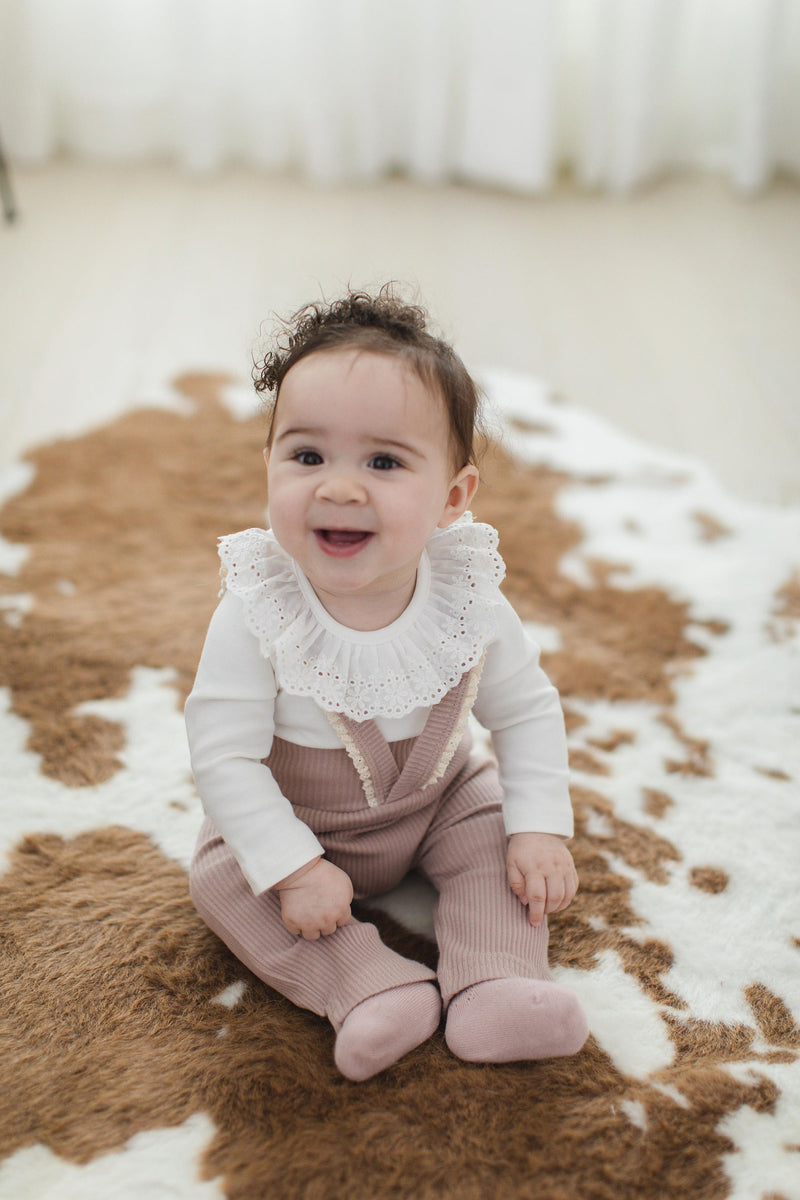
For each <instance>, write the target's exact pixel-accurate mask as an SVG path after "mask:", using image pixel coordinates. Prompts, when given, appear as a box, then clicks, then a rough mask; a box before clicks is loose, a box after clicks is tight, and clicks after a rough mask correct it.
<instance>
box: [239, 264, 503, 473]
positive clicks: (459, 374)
mask: <svg viewBox="0 0 800 1200" xmlns="http://www.w3.org/2000/svg"><path fill="white" fill-rule="evenodd" d="M280 324H281V327H282V328H281V332H280V333H279V334H278V336H277V337H276V338H275V340H274V343H273V347H272V349H271V350H269V351H268V352H267V354H266V355H265V357H264V358H263V360H262V361H260V362H257V363H256V364H255V365H254V368H253V381H254V383H255V388H256V391H257V392H260V393H265V392H266V393H272V404H271V415H270V427H269V434H268V437H267V445H268V446H269V445H270V443H271V440H272V427H273V424H274V420H275V410H276V407H277V404H278V398H279V395H280V388H281V384H282V382H283V380H284V379H285V377H286V375H287V374H288V372H289V371H290V370H291V369H292V367H293V366H294V365H295V363H298V362H299V361H300V360H301V359H302V358H306V357H307V356H308V355H309V354H313V353H314V352H315V351H317V350H337V349H346V348H347V347H356V348H360V349H362V350H366V351H372V352H373V353H375V354H390V355H394V356H396V357H398V358H400V359H402V360H403V361H404V362H406V363H407V364H408V365H409V366H410V367H411V369H412V370H413V371H415V372H416V374H417V375H418V376H419V378H420V379H421V380H422V382H423V383H424V384H425V385H426V386H427V387H429V388H430V389H431V390H432V391H433V392H434V393H438V394H439V395H440V396H441V398H442V400H443V401H444V405H445V409H446V411H447V416H448V420H449V423H450V437H451V442H452V447H453V458H454V460H455V462H456V468H457V469H459V470H460V469H461V467H464V466H466V465H467V463H474V462H475V461H476V458H477V457H478V451H477V446H476V443H478V442H479V440H480V438H479V434H480V431H481V393H480V389H479V388H478V386H477V384H476V383H475V381H474V380H473V378H472V376H471V375H470V373H469V372H468V371H467V369H466V367H465V366H464V363H463V362H462V361H461V359H460V358H459V356H458V355H457V354H456V352H455V351H454V350H453V348H452V346H450V345H449V344H448V343H447V342H446V341H444V340H443V339H442V338H440V337H437V336H435V335H434V334H433V333H431V331H430V329H429V318H428V314H427V313H426V311H425V309H424V308H422V307H421V306H420V305H418V304H409V303H407V302H406V301H404V300H402V299H401V298H399V297H398V296H397V295H396V294H395V285H394V284H391V283H388V284H384V285H383V287H382V288H381V289H380V291H378V292H377V293H375V294H370V293H369V292H364V291H348V292H347V294H346V295H344V296H342V297H341V298H340V299H338V300H333V301H330V302H326V301H315V302H312V303H310V304H304V305H303V307H302V308H299V309H298V310H297V312H295V313H294V314H293V315H292V316H291V317H289V318H288V320H285V321H281V323H280Z"/></svg>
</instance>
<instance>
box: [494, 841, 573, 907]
mask: <svg viewBox="0 0 800 1200" xmlns="http://www.w3.org/2000/svg"><path fill="white" fill-rule="evenodd" d="M507 869H508V883H509V887H510V888H511V890H512V892H513V893H514V895H515V896H519V899H520V901H521V902H522V903H523V904H526V905H527V907H528V920H529V921H530V923H531V925H541V923H542V919H543V917H544V915H545V913H555V912H562V911H563V909H565V908H566V907H567V905H568V904H570V903H571V901H572V899H573V897H574V895H575V893H576V892H577V890H578V873H577V871H576V870H575V864H574V862H573V861H572V855H571V854H570V852H569V850H568V849H567V847H566V846H565V845H564V843H563V841H562V840H561V838H560V837H556V835H555V834H553V833H512V835H511V837H510V838H509V839H508V858H507Z"/></svg>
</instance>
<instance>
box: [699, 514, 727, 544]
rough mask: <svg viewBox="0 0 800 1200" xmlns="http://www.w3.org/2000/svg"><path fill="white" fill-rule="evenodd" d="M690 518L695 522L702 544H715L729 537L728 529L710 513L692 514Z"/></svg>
mask: <svg viewBox="0 0 800 1200" xmlns="http://www.w3.org/2000/svg"><path fill="white" fill-rule="evenodd" d="M692 517H693V518H694V520H695V521H696V522H697V526H698V529H699V532H700V537H701V538H702V540H703V541H704V542H717V541H719V539H720V538H725V537H730V536H731V531H730V529H728V527H727V526H726V525H723V524H722V522H721V521H718V520H717V518H716V517H713V516H711V514H710V513H706V512H694V513H692Z"/></svg>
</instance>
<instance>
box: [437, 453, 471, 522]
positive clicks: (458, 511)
mask: <svg viewBox="0 0 800 1200" xmlns="http://www.w3.org/2000/svg"><path fill="white" fill-rule="evenodd" d="M479 479H480V476H479V475H478V468H477V467H473V465H472V463H467V465H466V466H465V467H462V468H461V470H460V471H459V472H458V474H457V475H456V477H455V479H453V481H452V483H451V484H450V491H449V492H448V494H447V503H446V504H445V506H444V512H443V513H442V516H441V519H440V521H439V525H438V528H439V529H446V528H447V526H448V525H452V524H453V521H457V520H458V518H459V517H460V516H463V514H464V513H465V512H466V511H467V509H468V508H469V506H470V503H471V501H472V497H473V496H474V495H475V493H476V491H477V490H478V482H479Z"/></svg>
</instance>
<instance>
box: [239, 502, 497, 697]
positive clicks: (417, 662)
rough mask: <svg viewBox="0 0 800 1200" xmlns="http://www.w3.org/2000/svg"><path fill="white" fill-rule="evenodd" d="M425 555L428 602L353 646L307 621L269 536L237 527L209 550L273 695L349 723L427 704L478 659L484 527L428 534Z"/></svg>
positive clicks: (490, 576) (288, 565) (489, 553)
mask: <svg viewBox="0 0 800 1200" xmlns="http://www.w3.org/2000/svg"><path fill="white" fill-rule="evenodd" d="M426 553H427V555H428V558H429V563H430V582H429V585H428V596H427V599H426V600H425V602H424V603H422V604H420V605H419V606H418V607H417V606H415V611H416V614H417V615H416V617H415V619H414V620H413V622H411V623H409V622H408V621H405V622H404V619H403V616H404V615H405V614H402V615H401V616H400V617H399V618H398V620H397V621H396V622H395V623H394V625H390V626H388V627H387V629H386V630H385V631H383V630H382V631H380V632H381V633H385V635H386V636H385V638H375V636H374V635H370V636H371V638H372V639H373V640H370V639H369V638H367V639H365V640H361V639H362V638H364V635H363V634H362V635H360V636H359V632H358V631H357V630H348V629H347V628H345V627H344V626H342V625H336V623H335V622H333V621H331V625H332V626H334V628H326V627H325V626H324V625H323V624H321V622H320V621H318V620H317V618H316V616H315V614H314V613H313V612H312V611H311V609H310V608H309V605H308V603H307V601H306V599H305V597H304V596H303V593H302V589H301V585H300V580H299V577H298V573H297V572H298V568H296V566H295V564H294V562H293V560H292V559H291V558H289V556H288V555H287V554H286V553H285V552H284V551H283V550H282V549H281V547H280V546H279V545H278V543H277V541H276V540H275V537H274V535H273V534H272V532H271V531H270V530H264V529H245V530H244V531H242V532H241V533H234V534H230V535H228V536H227V537H223V538H221V539H220V542H219V555H220V559H221V562H222V571H221V572H220V574H221V576H222V578H223V582H224V586H225V587H226V588H227V589H228V590H229V591H231V592H233V593H234V594H235V595H237V596H239V597H240V598H241V600H242V601H243V604H244V612H245V621H246V623H247V627H248V629H249V630H250V632H251V633H253V634H254V635H255V637H257V638H258V642H259V647H260V649H261V653H262V654H263V655H264V656H265V658H269V659H270V660H271V661H272V662H273V664H274V665H275V669H276V674H277V677H278V680H279V683H280V686H281V688H283V689H284V690H285V691H287V692H289V693H291V694H292V695H295V696H308V697H310V698H311V699H313V700H314V701H315V702H316V703H317V704H319V705H320V707H321V708H323V709H325V710H326V711H327V712H339V713H344V714H345V715H346V716H348V717H351V718H352V719H353V720H355V721H365V720H370V719H373V718H375V717H402V716H405V715H406V714H407V713H409V712H411V711H412V710H413V709H415V708H420V707H427V706H429V705H433V704H436V703H437V701H439V700H441V698H442V696H444V695H445V693H446V692H448V691H449V690H450V689H451V688H453V687H455V685H456V684H457V683H458V681H459V680H460V679H461V677H462V676H463V674H464V672H465V671H469V670H470V669H471V668H472V667H474V666H475V665H476V664H477V663H478V662H479V661H480V659H481V657H482V655H483V653H484V650H485V649H486V646H487V645H488V644H489V642H490V641H491V640H492V638H493V636H494V634H495V631H496V619H495V612H494V609H495V606H496V605H498V604H499V603H501V602H502V598H501V594H500V592H499V590H498V584H499V583H500V581H501V579H502V578H503V575H504V574H505V567H504V565H503V560H502V559H501V557H500V555H499V554H498V552H497V533H496V531H495V530H494V529H493V528H492V527H491V525H485V524H482V523H480V522H475V521H473V519H472V514H471V513H465V514H464V515H463V516H462V517H460V518H459V520H458V521H456V522H454V523H453V524H452V525H450V526H449V527H448V528H447V529H441V530H437V531H436V533H435V534H434V535H433V537H432V538H431V539H430V541H429V542H428V546H427V551H426ZM418 586H419V585H418ZM412 603H413V602H412Z"/></svg>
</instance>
